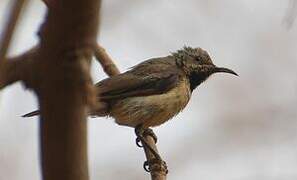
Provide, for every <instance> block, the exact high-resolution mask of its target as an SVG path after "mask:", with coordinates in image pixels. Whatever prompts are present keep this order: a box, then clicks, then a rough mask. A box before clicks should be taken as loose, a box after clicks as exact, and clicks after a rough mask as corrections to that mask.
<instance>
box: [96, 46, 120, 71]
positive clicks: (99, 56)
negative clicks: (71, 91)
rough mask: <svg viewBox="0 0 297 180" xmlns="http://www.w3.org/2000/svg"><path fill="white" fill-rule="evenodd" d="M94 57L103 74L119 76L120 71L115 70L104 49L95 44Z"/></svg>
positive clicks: (115, 67)
mask: <svg viewBox="0 0 297 180" xmlns="http://www.w3.org/2000/svg"><path fill="white" fill-rule="evenodd" d="M95 57H96V60H97V61H98V62H99V63H100V64H101V66H102V68H103V70H104V72H105V73H106V74H107V75H108V76H114V75H117V74H120V71H119V69H118V68H117V66H116V65H115V64H114V62H113V60H112V59H111V58H110V57H109V55H108V54H107V53H106V51H105V49H104V48H103V47H101V46H100V45H99V44H97V46H96V49H95Z"/></svg>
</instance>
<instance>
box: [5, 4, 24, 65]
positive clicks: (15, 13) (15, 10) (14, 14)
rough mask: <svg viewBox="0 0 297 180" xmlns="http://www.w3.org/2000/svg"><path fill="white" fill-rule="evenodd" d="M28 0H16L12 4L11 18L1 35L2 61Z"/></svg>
mask: <svg viewBox="0 0 297 180" xmlns="http://www.w3.org/2000/svg"><path fill="white" fill-rule="evenodd" d="M26 2H27V0H14V2H13V4H12V7H11V10H10V14H9V18H8V20H7V23H6V26H5V29H4V32H3V33H2V35H1V41H0V62H1V61H3V60H4V58H5V56H6V53H7V51H8V48H9V44H10V41H11V38H12V35H13V32H14V29H15V27H16V25H17V21H18V18H19V15H20V14H21V11H22V9H23V7H24V5H25V3H26Z"/></svg>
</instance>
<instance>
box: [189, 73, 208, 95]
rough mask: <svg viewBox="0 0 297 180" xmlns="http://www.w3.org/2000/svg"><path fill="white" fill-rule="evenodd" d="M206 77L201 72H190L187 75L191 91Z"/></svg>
mask: <svg viewBox="0 0 297 180" xmlns="http://www.w3.org/2000/svg"><path fill="white" fill-rule="evenodd" d="M206 78H207V76H206V75H203V74H196V73H193V74H191V75H190V76H189V80H190V89H191V92H193V90H194V89H196V88H197V87H198V86H199V85H200V84H201V83H202V82H203V81H205V80H206Z"/></svg>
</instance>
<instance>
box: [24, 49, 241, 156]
mask: <svg viewBox="0 0 297 180" xmlns="http://www.w3.org/2000/svg"><path fill="white" fill-rule="evenodd" d="M215 73H229V74H233V75H236V76H238V74H237V73H235V72H234V71H233V70H231V69H228V68H224V67H218V66H216V65H215V64H214V63H213V62H212V59H211V57H210V56H209V54H208V52H207V51H205V50H203V49H202V48H199V47H198V48H192V47H189V46H184V47H183V48H182V49H180V50H177V51H176V52H173V53H171V54H170V55H168V56H165V57H157V58H152V59H149V60H146V61H144V62H141V63H140V64H138V65H136V66H133V67H132V68H131V69H130V70H128V71H126V72H124V73H121V74H118V75H115V76H112V77H109V78H106V79H104V80H102V81H100V82H98V83H97V84H95V88H96V92H97V98H98V102H100V103H98V104H100V105H99V106H98V107H97V108H93V109H91V110H90V113H89V114H90V115H91V116H92V117H102V116H109V117H113V118H114V119H115V122H116V123H117V124H119V125H122V126H128V127H133V128H135V132H136V135H137V137H138V138H140V140H141V142H142V144H145V145H147V144H146V142H145V140H144V139H143V133H145V132H146V130H149V128H151V127H156V126H160V125H161V124H164V123H165V122H167V121H168V120H170V119H172V118H173V117H174V116H175V115H177V114H178V113H179V112H181V111H182V110H183V109H184V108H185V107H186V105H187V104H188V102H189V100H190V98H191V96H192V92H193V91H194V90H195V89H196V88H197V87H198V86H199V85H200V84H201V83H203V82H204V81H206V80H207V79H208V78H209V77H210V76H211V75H213V74H215ZM37 114H39V111H35V112H32V113H29V114H26V115H24V117H30V116H33V115H37ZM149 134H151V133H149ZM152 136H153V137H154V139H155V140H156V137H155V136H154V135H152ZM138 141H139V139H138ZM152 151H153V150H152ZM153 153H154V155H155V156H156V157H157V158H159V159H160V157H159V155H158V154H157V153H156V152H153Z"/></svg>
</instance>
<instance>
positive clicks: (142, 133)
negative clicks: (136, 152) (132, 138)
mask: <svg viewBox="0 0 297 180" xmlns="http://www.w3.org/2000/svg"><path fill="white" fill-rule="evenodd" d="M135 134H136V136H137V138H136V145H137V146H138V147H143V145H142V144H140V143H141V139H140V136H142V137H144V138H145V137H146V136H151V137H152V138H153V139H154V141H155V144H156V143H157V142H158V137H157V136H156V134H155V133H154V131H153V130H152V129H150V128H146V129H144V128H143V127H142V126H141V125H139V126H137V127H136V128H135Z"/></svg>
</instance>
